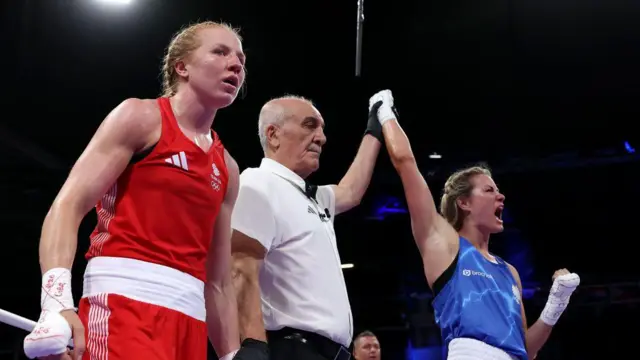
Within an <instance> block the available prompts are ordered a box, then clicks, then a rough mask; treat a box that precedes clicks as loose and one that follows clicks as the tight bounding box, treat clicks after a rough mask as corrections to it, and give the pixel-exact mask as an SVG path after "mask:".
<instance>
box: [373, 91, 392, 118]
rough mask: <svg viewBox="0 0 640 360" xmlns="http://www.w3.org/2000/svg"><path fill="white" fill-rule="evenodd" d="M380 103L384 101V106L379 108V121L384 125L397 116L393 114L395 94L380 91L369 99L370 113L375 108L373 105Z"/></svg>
mask: <svg viewBox="0 0 640 360" xmlns="http://www.w3.org/2000/svg"><path fill="white" fill-rule="evenodd" d="M378 101H382V105H381V106H380V107H379V108H378V121H380V125H384V123H385V122H387V121H389V120H391V119H395V118H396V114H395V113H394V112H393V94H391V90H382V91H378V92H377V93H376V94H375V95H373V96H372V97H371V98H370V99H369V111H371V108H372V107H373V104H375V103H377V102H378Z"/></svg>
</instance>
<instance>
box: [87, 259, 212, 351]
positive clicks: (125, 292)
mask: <svg viewBox="0 0 640 360" xmlns="http://www.w3.org/2000/svg"><path fill="white" fill-rule="evenodd" d="M116 274H118V275H116ZM186 277H190V275H188V274H185V273H182V272H179V271H177V270H174V269H171V268H167V267H164V266H161V265H157V264H150V263H146V262H143V261H139V260H132V259H124V258H104V257H98V258H94V259H91V260H90V261H89V264H88V265H87V270H86V272H85V279H84V291H83V292H84V295H83V297H82V299H81V300H80V304H79V310H78V314H79V316H80V320H82V323H83V324H84V327H85V341H86V351H85V353H84V356H83V360H183V359H189V360H206V359H207V341H208V340H207V326H206V323H205V321H204V319H205V314H206V313H205V308H204V284H202V282H201V281H199V280H197V279H195V278H193V277H190V278H191V279H188V278H186ZM160 279H162V281H158V280H160ZM198 282H200V284H198ZM200 285H202V287H200ZM134 299H135V300H134Z"/></svg>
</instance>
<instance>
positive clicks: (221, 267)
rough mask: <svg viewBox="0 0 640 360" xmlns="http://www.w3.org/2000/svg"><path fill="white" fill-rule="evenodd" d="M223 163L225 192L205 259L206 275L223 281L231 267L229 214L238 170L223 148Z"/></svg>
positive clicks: (231, 209) (234, 197)
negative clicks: (225, 180) (226, 172)
mask: <svg viewBox="0 0 640 360" xmlns="http://www.w3.org/2000/svg"><path fill="white" fill-rule="evenodd" d="M224 157H225V163H226V165H227V171H228V174H229V181H228V185H227V192H226V194H225V196H224V201H223V202H222V205H221V206H220V211H219V212H218V216H217V218H216V223H215V227H214V233H213V239H212V243H211V246H210V247H209V261H207V277H208V280H212V281H223V280H226V278H227V277H228V276H229V274H230V272H229V270H230V269H231V214H232V212H233V208H234V205H235V203H236V198H237V197H238V187H239V184H238V182H239V178H240V174H239V170H238V163H236V161H235V160H234V159H233V158H232V157H231V155H229V153H228V152H227V151H226V150H225V152H224Z"/></svg>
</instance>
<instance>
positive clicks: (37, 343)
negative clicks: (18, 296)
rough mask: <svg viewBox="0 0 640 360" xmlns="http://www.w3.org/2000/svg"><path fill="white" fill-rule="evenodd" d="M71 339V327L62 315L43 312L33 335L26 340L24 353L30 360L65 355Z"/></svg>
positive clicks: (53, 312)
mask: <svg viewBox="0 0 640 360" xmlns="http://www.w3.org/2000/svg"><path fill="white" fill-rule="evenodd" d="M70 339H71V327H70V326H69V323H68V322H67V320H65V318H63V317H62V315H60V313H58V312H55V311H48V310H42V312H41V313H40V319H38V323H37V324H36V327H35V329H33V331H32V332H31V334H29V335H27V337H26V338H25V339H24V353H25V355H27V357H28V358H29V359H33V358H37V357H44V356H49V355H58V354H63V353H64V352H66V351H67V345H68V344H69V340H70Z"/></svg>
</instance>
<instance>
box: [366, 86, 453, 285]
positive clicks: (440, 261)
mask: <svg viewBox="0 0 640 360" xmlns="http://www.w3.org/2000/svg"><path fill="white" fill-rule="evenodd" d="M378 102H381V103H382V104H381V106H380V108H379V109H378V111H377V116H378V121H379V122H380V124H381V125H382V132H383V134H384V140H385V143H386V146H387V151H388V152H389V157H390V158H391V162H392V163H393V166H394V167H395V169H396V171H397V172H398V174H399V175H400V179H401V181H402V186H403V188H404V193H405V197H406V199H407V205H408V208H409V214H410V217H411V229H412V231H413V237H414V239H415V241H416V244H417V246H418V249H419V250H420V254H421V255H422V260H423V263H424V268H425V276H426V278H427V281H428V283H429V286H430V287H432V286H433V282H434V281H435V280H436V279H437V278H438V277H439V276H440V275H441V274H442V273H443V272H444V271H445V270H446V269H447V267H448V266H449V265H450V264H451V262H452V261H453V259H454V258H455V256H456V253H457V252H458V247H459V243H458V234H457V233H456V231H455V230H454V229H453V227H451V225H449V223H447V221H446V220H445V219H444V218H443V217H441V216H440V214H438V211H437V209H436V206H435V202H434V201H433V196H432V195H431V191H430V190H429V186H428V185H427V182H426V181H425V180H424V177H422V175H421V174H420V170H419V169H418V165H417V163H416V159H415V156H414V155H413V151H412V150H411V144H410V143H409V139H408V138H407V135H406V134H405V133H404V131H403V130H402V128H401V127H400V124H399V123H398V120H397V115H396V113H395V112H394V109H393V96H392V94H391V91H389V90H383V91H380V92H378V93H377V94H375V95H374V96H372V97H371V99H370V100H369V106H370V107H373V106H374V105H375V104H376V103H378Z"/></svg>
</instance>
